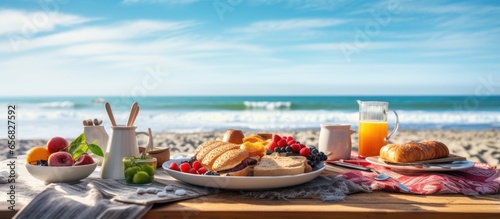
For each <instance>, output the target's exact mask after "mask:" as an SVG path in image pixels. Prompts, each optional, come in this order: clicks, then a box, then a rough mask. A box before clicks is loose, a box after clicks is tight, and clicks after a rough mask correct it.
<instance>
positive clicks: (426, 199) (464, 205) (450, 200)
mask: <svg viewBox="0 0 500 219" xmlns="http://www.w3.org/2000/svg"><path fill="white" fill-rule="evenodd" d="M329 170H331V171H332V172H330V171H325V172H324V173H323V174H324V175H326V174H332V173H335V172H343V171H346V169H344V168H341V167H331V168H329ZM144 218H248V219H262V218H286V219H291V218H314V219H316V218H345V219H349V218H353V219H360V218H397V219H411V218H418V219H422V218H425V219H432V218H437V219H444V218H453V219H460V218H464V219H475V218H496V219H498V218H500V194H496V195H484V196H476V197H474V196H465V195H407V194H401V193H388V192H381V191H375V192H373V193H359V194H354V195H349V196H347V198H346V200H345V201H343V202H323V201H320V200H317V199H292V200H267V199H264V200H263V199H254V198H251V197H242V196H241V195H239V194H238V193H236V192H235V193H221V194H214V195H209V196H205V197H200V198H196V199H191V200H187V201H181V202H177V203H171V204H164V205H155V206H154V207H153V209H152V210H151V211H149V212H148V214H146V215H145V217H144Z"/></svg>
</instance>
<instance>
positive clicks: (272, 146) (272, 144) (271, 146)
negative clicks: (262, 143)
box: [269, 142, 278, 151]
mask: <svg viewBox="0 0 500 219" xmlns="http://www.w3.org/2000/svg"><path fill="white" fill-rule="evenodd" d="M276 147H278V145H277V144H276V142H272V143H271V144H270V145H269V150H270V151H274V148H276Z"/></svg>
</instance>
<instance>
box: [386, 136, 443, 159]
mask: <svg viewBox="0 0 500 219" xmlns="http://www.w3.org/2000/svg"><path fill="white" fill-rule="evenodd" d="M449 153H450V152H449V150H448V147H446V145H445V144H443V143H441V142H438V141H423V142H420V143H419V142H406V143H403V144H388V145H386V146H384V147H382V148H381V149H380V158H381V159H383V160H385V161H389V162H393V163H410V162H415V161H423V160H431V159H436V158H442V157H447V156H448V155H449Z"/></svg>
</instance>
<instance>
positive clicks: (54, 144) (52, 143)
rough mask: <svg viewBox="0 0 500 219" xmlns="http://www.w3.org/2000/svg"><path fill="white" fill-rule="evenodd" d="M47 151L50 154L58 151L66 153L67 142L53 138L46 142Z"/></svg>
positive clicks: (59, 138)
mask: <svg viewBox="0 0 500 219" xmlns="http://www.w3.org/2000/svg"><path fill="white" fill-rule="evenodd" d="M47 150H49V153H51V154H52V153H55V152H59V151H68V141H66V139H64V138H61V137H53V138H51V139H50V140H49V141H48V142H47Z"/></svg>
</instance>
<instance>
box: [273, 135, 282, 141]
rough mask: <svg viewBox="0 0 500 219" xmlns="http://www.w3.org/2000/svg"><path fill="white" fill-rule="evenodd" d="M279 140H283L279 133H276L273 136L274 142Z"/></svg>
mask: <svg viewBox="0 0 500 219" xmlns="http://www.w3.org/2000/svg"><path fill="white" fill-rule="evenodd" d="M279 140H281V137H280V136H279V135H277V134H274V136H273V142H274V143H278V141H279Z"/></svg>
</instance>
